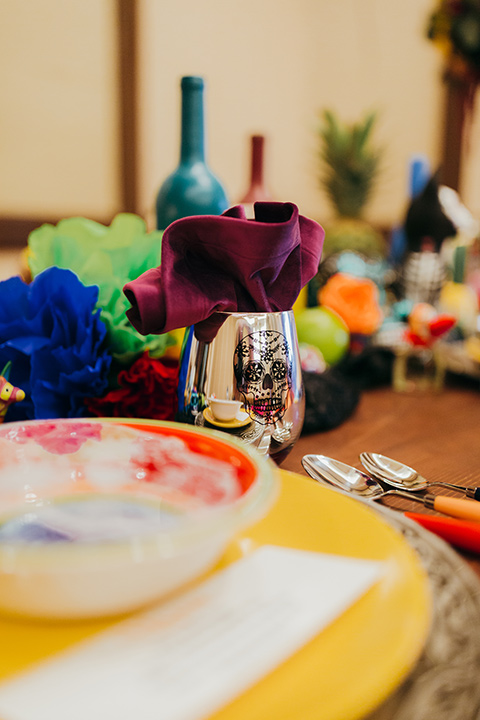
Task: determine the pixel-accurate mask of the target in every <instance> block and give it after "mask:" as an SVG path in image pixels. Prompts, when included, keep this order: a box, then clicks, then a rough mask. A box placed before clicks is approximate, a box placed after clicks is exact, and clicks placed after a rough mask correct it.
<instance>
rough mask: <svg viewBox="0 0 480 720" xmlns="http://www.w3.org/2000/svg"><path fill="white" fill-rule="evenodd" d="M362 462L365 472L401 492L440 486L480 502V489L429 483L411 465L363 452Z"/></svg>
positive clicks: (378, 454) (437, 482) (451, 484)
mask: <svg viewBox="0 0 480 720" xmlns="http://www.w3.org/2000/svg"><path fill="white" fill-rule="evenodd" d="M360 460H361V461H362V465H363V467H364V468H365V470H367V472H369V473H370V474H371V475H373V476H374V477H375V478H377V480H380V481H382V482H385V483H386V484H387V485H391V486H392V487H395V488H399V489H400V490H407V491H409V492H418V491H420V490H425V489H426V488H428V487H431V486H438V487H444V488H448V489H449V490H455V491H457V492H462V493H463V494H464V495H465V496H466V497H468V498H472V499H473V500H480V487H465V486H463V485H455V484H453V483H448V482H441V481H428V480H427V479H426V478H424V477H423V476H422V475H419V474H418V473H417V471H416V470H414V469H413V468H411V467H410V466H409V465H405V464H404V463H401V462H398V460H393V459H392V458H389V457H386V456H385V455H381V454H380V453H370V452H363V453H361V454H360Z"/></svg>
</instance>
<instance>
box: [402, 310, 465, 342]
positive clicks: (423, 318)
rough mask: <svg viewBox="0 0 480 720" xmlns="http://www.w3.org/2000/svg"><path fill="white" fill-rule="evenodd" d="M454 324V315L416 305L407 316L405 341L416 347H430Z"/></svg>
mask: <svg viewBox="0 0 480 720" xmlns="http://www.w3.org/2000/svg"><path fill="white" fill-rule="evenodd" d="M455 323H456V318H455V316H454V315H450V314H447V313H439V312H438V311H437V310H436V309H435V308H434V307H433V305H429V304H428V303H417V304H416V305H415V306H414V307H413V309H412V311H411V312H410V314H409V316H408V330H407V331H406V333H405V339H406V340H407V341H408V342H409V343H411V344H412V345H415V346H416V347H431V346H432V345H433V344H434V342H436V341H437V340H438V339H439V338H440V337H442V335H445V334H446V333H447V332H448V331H449V330H451V329H452V328H453V326H454V325H455Z"/></svg>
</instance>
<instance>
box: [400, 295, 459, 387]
mask: <svg viewBox="0 0 480 720" xmlns="http://www.w3.org/2000/svg"><path fill="white" fill-rule="evenodd" d="M455 323H456V318H455V317H454V316H453V315H448V314H446V313H439V312H438V311H437V310H436V309H435V308H434V307H433V305H429V304H428V303H417V304H416V305H415V306H414V307H413V309H412V310H411V312H410V314H409V316H408V329H407V330H406V331H405V334H404V342H403V343H402V344H401V345H399V346H398V347H397V348H396V349H395V360H394V363H393V376H392V381H393V389H394V390H396V391H397V392H412V391H415V390H421V391H423V390H433V391H434V392H438V391H440V390H441V389H442V387H443V383H444V378H445V372H446V365H445V359H444V357H443V353H442V352H441V351H440V350H439V349H438V348H437V347H436V343H437V340H439V338H441V337H442V336H444V335H445V334H446V333H448V332H449V330H451V329H452V328H453V326H454V325H455Z"/></svg>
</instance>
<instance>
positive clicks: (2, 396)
mask: <svg viewBox="0 0 480 720" xmlns="http://www.w3.org/2000/svg"><path fill="white" fill-rule="evenodd" d="M10 367H11V362H8V363H7V364H6V365H5V367H4V368H3V370H2V374H1V375H0V423H2V422H3V421H4V420H5V415H6V414H7V410H8V408H9V407H10V405H13V403H16V402H21V401H22V400H24V399H25V393H24V392H23V390H21V389H20V388H17V387H15V386H14V385H12V383H10V382H8V379H7V378H8V374H9V372H10Z"/></svg>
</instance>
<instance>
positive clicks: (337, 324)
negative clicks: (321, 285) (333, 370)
mask: <svg viewBox="0 0 480 720" xmlns="http://www.w3.org/2000/svg"><path fill="white" fill-rule="evenodd" d="M295 322H296V326H297V336H298V342H299V343H305V344H307V345H314V346H315V347H317V348H318V349H319V350H320V352H321V353H322V355H323V357H324V359H325V362H326V363H327V364H328V365H334V364H335V363H336V362H338V361H339V360H341V358H342V357H343V356H344V355H345V354H346V353H347V351H348V348H349V346H350V332H349V330H348V327H347V326H346V324H345V322H344V321H343V320H342V318H341V317H340V316H339V315H337V313H335V312H333V310H330V309H329V308H326V307H322V306H319V307H313V308H306V309H305V310H302V311H301V312H299V313H298V314H297V316H296V319H295Z"/></svg>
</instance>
